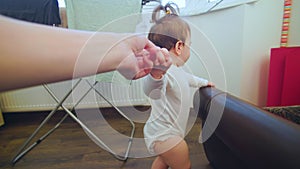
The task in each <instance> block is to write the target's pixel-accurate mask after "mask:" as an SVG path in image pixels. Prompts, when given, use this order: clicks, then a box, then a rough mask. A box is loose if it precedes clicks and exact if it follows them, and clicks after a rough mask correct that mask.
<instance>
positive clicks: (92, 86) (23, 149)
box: [11, 79, 135, 165]
mask: <svg viewBox="0 0 300 169" xmlns="http://www.w3.org/2000/svg"><path fill="white" fill-rule="evenodd" d="M82 80H83V79H78V80H77V82H76V83H75V84H74V85H73V87H72V88H71V89H70V90H69V91H68V92H67V93H66V95H65V96H64V97H63V98H62V99H61V100H59V99H58V98H57V97H56V96H55V94H54V93H53V92H52V90H51V89H50V88H49V86H48V85H47V84H44V85H43V87H44V88H45V89H46V91H47V92H48V93H49V94H50V95H51V97H52V98H53V99H54V100H55V101H56V102H57V104H56V106H55V108H54V109H53V110H52V111H51V112H50V113H49V114H48V116H47V117H46V118H45V119H44V120H43V121H42V123H41V124H40V125H39V126H38V127H37V128H36V130H35V131H34V132H33V133H32V134H31V136H30V137H29V138H28V139H27V140H26V141H25V142H24V144H23V145H22V146H21V147H20V149H19V151H18V152H17V154H16V156H15V157H14V158H13V159H12V161H11V163H12V164H13V165H14V164H15V163H17V162H18V161H19V160H20V159H21V158H22V157H23V156H24V155H26V154H27V153H28V152H29V151H30V150H32V149H33V148H34V147H36V146H37V145H38V144H40V143H41V142H42V141H43V140H45V139H46V138H47V137H48V136H49V135H50V134H51V133H53V132H54V131H55V130H56V129H57V128H58V127H59V126H60V125H61V123H62V122H63V121H64V120H65V119H66V118H67V117H68V116H70V117H71V118H72V119H73V120H75V121H76V122H77V123H78V124H79V125H80V126H81V127H82V128H83V129H84V130H85V131H86V132H87V133H88V134H89V135H90V136H91V137H92V138H93V139H95V140H96V141H97V142H99V143H100V144H101V145H102V146H103V147H104V148H106V149H107V150H108V151H109V152H110V153H111V154H112V155H113V156H115V158H117V159H118V160H121V161H126V160H127V158H128V155H129V151H130V148H131V145H132V140H133V136H134V133H135V124H134V122H133V121H132V120H131V119H130V118H128V117H127V116H126V115H125V114H124V113H123V112H122V111H121V110H120V109H119V108H118V107H116V106H115V105H114V104H113V103H112V102H110V101H109V100H108V99H107V98H106V97H105V96H103V95H102V94H101V93H100V92H99V91H98V90H97V89H96V88H95V85H96V84H97V83H98V81H95V83H94V84H91V83H90V82H89V81H88V80H86V82H87V83H88V84H89V85H90V88H89V89H88V90H87V91H86V93H85V94H83V95H82V97H80V99H79V100H78V101H77V102H76V103H75V104H74V106H73V107H72V108H71V109H70V110H69V109H68V108H66V107H65V106H64V105H63V103H64V101H65V100H66V99H67V98H68V97H69V96H70V95H71V94H72V91H73V90H74V89H75V88H76V87H77V86H78V85H79V83H80V82H81V81H82ZM92 89H94V90H95V92H96V93H97V94H99V96H101V97H102V98H103V99H104V100H105V101H106V102H107V103H109V104H110V105H111V106H112V107H113V108H115V109H116V110H117V112H118V113H119V114H120V115H122V116H123V117H124V118H125V119H127V120H128V121H129V122H130V124H131V125H132V130H131V134H130V138H129V139H128V146H127V149H126V152H125V155H124V156H120V155H117V154H115V153H113V150H112V149H111V148H110V147H108V146H107V145H106V144H105V143H104V142H103V141H102V140H101V139H99V138H98V137H97V136H96V135H95V134H94V133H93V132H92V131H91V130H90V129H89V128H88V127H87V126H86V125H85V124H84V123H83V122H82V121H80V120H79V119H78V118H77V117H76V116H75V115H74V114H73V113H72V111H73V110H74V109H75V107H76V106H77V105H78V104H79V103H80V101H82V99H83V98H84V97H85V96H86V95H87V94H88V93H89V92H90V91H91V90H92ZM60 107H61V108H62V109H63V110H64V111H65V112H66V114H65V115H64V116H63V117H62V118H61V120H60V121H59V122H58V123H57V124H56V125H55V126H54V127H53V128H51V129H50V130H48V131H47V132H46V133H45V134H44V135H43V136H41V137H40V138H38V139H37V140H36V141H35V142H34V143H33V144H31V145H30V146H28V144H29V143H30V142H31V141H32V140H33V138H34V137H35V136H36V135H37V134H38V132H39V131H40V129H41V128H42V127H43V126H44V125H45V124H46V123H47V122H48V121H49V120H50V119H51V117H52V116H53V115H54V114H55V113H56V112H57V110H58V109H59V108H60ZM27 146H28V148H26V147H27Z"/></svg>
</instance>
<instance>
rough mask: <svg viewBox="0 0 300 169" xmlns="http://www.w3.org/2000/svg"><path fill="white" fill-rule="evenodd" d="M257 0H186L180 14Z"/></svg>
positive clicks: (196, 13) (190, 13)
mask: <svg viewBox="0 0 300 169" xmlns="http://www.w3.org/2000/svg"><path fill="white" fill-rule="evenodd" d="M255 1H257V0H185V7H182V8H180V14H181V15H182V16H189V15H199V14H203V13H207V12H210V11H214V10H219V9H223V8H228V7H233V6H237V5H242V4H245V3H251V2H255Z"/></svg>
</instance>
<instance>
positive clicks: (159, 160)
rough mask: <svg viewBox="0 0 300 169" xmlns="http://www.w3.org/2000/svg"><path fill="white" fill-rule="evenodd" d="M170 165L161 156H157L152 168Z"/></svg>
mask: <svg viewBox="0 0 300 169" xmlns="http://www.w3.org/2000/svg"><path fill="white" fill-rule="evenodd" d="M168 168H169V166H168V165H167V164H166V163H165V162H164V161H163V159H162V158H161V157H160V156H157V157H156V158H155V160H154V161H153V163H152V166H151V169H168Z"/></svg>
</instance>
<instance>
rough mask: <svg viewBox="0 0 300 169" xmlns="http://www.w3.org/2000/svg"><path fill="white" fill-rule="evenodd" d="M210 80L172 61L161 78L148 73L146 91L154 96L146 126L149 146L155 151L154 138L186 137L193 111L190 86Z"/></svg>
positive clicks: (204, 83)
mask: <svg viewBox="0 0 300 169" xmlns="http://www.w3.org/2000/svg"><path fill="white" fill-rule="evenodd" d="M207 83H208V81H207V80H205V79H202V78H199V77H197V76H194V75H192V74H190V73H187V72H186V71H184V70H183V68H182V67H177V66H174V65H172V66H171V67H170V68H169V70H168V71H167V73H166V74H165V75H164V76H163V78H162V79H159V80H157V79H154V78H153V77H152V76H151V75H148V76H147V77H145V80H144V86H143V89H144V92H145V94H146V95H148V96H149V97H150V98H151V99H150V101H151V108H152V110H151V114H150V117H149V118H148V120H147V122H146V124H145V127H144V137H145V143H146V146H147V148H148V150H149V152H150V153H151V154H155V152H154V150H153V146H154V143H155V141H165V140H167V139H168V138H171V137H172V136H180V137H181V138H184V137H185V132H186V131H185V130H186V126H187V121H188V117H189V111H190V103H191V99H192V96H191V92H190V90H191V87H197V88H199V87H202V86H206V85H207Z"/></svg>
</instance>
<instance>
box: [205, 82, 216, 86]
mask: <svg viewBox="0 0 300 169" xmlns="http://www.w3.org/2000/svg"><path fill="white" fill-rule="evenodd" d="M207 86H208V87H215V84H213V83H212V82H208V83H207Z"/></svg>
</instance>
